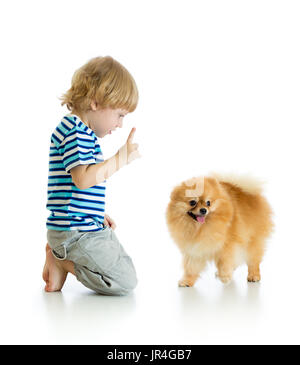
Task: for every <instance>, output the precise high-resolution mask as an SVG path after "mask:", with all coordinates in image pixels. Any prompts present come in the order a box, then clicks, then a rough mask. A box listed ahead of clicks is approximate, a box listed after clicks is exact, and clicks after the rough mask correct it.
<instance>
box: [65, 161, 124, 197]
mask: <svg viewBox="0 0 300 365" xmlns="http://www.w3.org/2000/svg"><path fill="white" fill-rule="evenodd" d="M116 155H117V154H116ZM116 155H114V156H112V157H110V158H109V159H108V160H105V161H103V162H100V163H97V164H93V165H79V166H76V167H73V168H72V169H71V170H70V173H71V176H72V180H73V182H74V184H75V185H76V187H77V188H78V189H82V190H83V189H88V188H90V187H91V186H94V185H96V184H100V183H101V182H103V181H104V180H106V179H107V178H108V177H110V176H111V175H112V174H113V173H114V172H116V171H117V170H119V166H118V165H119V164H118V162H117V159H116V158H115V157H116Z"/></svg>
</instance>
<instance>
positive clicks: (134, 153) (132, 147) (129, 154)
mask: <svg viewBox="0 0 300 365" xmlns="http://www.w3.org/2000/svg"><path fill="white" fill-rule="evenodd" d="M135 131H136V128H135V127H133V128H132V129H131V131H130V133H129V136H128V138H127V141H126V143H125V145H124V146H123V147H122V148H120V150H119V151H120V157H121V159H122V161H123V162H125V158H126V159H127V161H126V162H125V163H127V164H129V163H130V162H131V161H133V160H135V159H137V158H139V157H141V155H140V153H139V151H138V147H139V145H138V144H137V143H133V137H134V134H135ZM125 151H126V156H125V153H124V152H125Z"/></svg>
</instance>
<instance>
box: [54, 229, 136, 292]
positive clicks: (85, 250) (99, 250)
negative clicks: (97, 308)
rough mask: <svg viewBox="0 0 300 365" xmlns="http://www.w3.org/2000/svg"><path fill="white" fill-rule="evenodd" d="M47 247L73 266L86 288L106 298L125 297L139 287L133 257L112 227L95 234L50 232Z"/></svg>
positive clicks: (77, 276)
mask: <svg viewBox="0 0 300 365" xmlns="http://www.w3.org/2000/svg"><path fill="white" fill-rule="evenodd" d="M47 239H48V244H49V246H50V247H51V249H52V253H53V255H54V256H55V257H56V258H57V259H59V260H65V259H66V260H70V261H72V262H73V263H74V269H75V275H76V278H77V280H79V281H80V282H81V283H82V284H83V285H85V286H86V287H88V288H89V289H92V290H94V291H95V292H97V293H99V294H104V295H126V294H128V293H129V292H130V291H131V290H132V289H134V288H135V287H136V285H137V278H136V271H135V268H134V266H133V263H132V260H131V258H130V257H129V256H128V254H127V253H126V252H125V250H124V248H123V247H122V245H121V244H120V242H119V240H118V238H117V236H116V234H115V232H114V231H113V229H112V228H111V227H109V226H105V227H104V229H103V230H100V231H96V232H79V231H57V230H52V229H48V230H47Z"/></svg>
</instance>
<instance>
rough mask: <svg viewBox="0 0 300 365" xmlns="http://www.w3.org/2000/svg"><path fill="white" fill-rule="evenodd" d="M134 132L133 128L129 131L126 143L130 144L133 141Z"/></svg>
mask: <svg viewBox="0 0 300 365" xmlns="http://www.w3.org/2000/svg"><path fill="white" fill-rule="evenodd" d="M135 131H136V128H135V127H133V128H132V129H131V131H130V134H129V136H128V139H127V141H128V142H130V143H132V140H133V137H134V133H135Z"/></svg>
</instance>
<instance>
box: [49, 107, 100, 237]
mask: <svg viewBox="0 0 300 365" xmlns="http://www.w3.org/2000/svg"><path fill="white" fill-rule="evenodd" d="M102 161H104V159H103V154H102V151H101V148H100V145H99V143H98V140H97V137H96V135H95V133H94V132H93V131H92V130H91V129H90V128H89V127H87V126H86V125H85V124H84V123H83V122H82V121H81V120H80V118H79V117H78V116H76V115H74V114H67V115H66V116H64V117H63V119H62V120H61V122H60V123H59V124H58V126H57V127H56V128H55V130H54V132H53V133H52V136H51V143H50V152H49V175H48V200H47V205H46V208H47V209H49V210H50V211H51V214H50V215H49V217H48V218H47V222H46V227H47V228H48V229H54V230H66V231H70V230H78V231H85V232H88V231H98V230H101V229H103V222H104V212H105V189H106V180H104V181H103V182H102V183H100V184H97V185H95V186H92V187H90V188H88V189H78V188H77V187H76V185H75V184H74V183H73V181H72V176H71V173H70V170H71V169H72V168H73V167H75V166H78V165H82V164H83V165H86V164H95V163H99V162H102Z"/></svg>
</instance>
